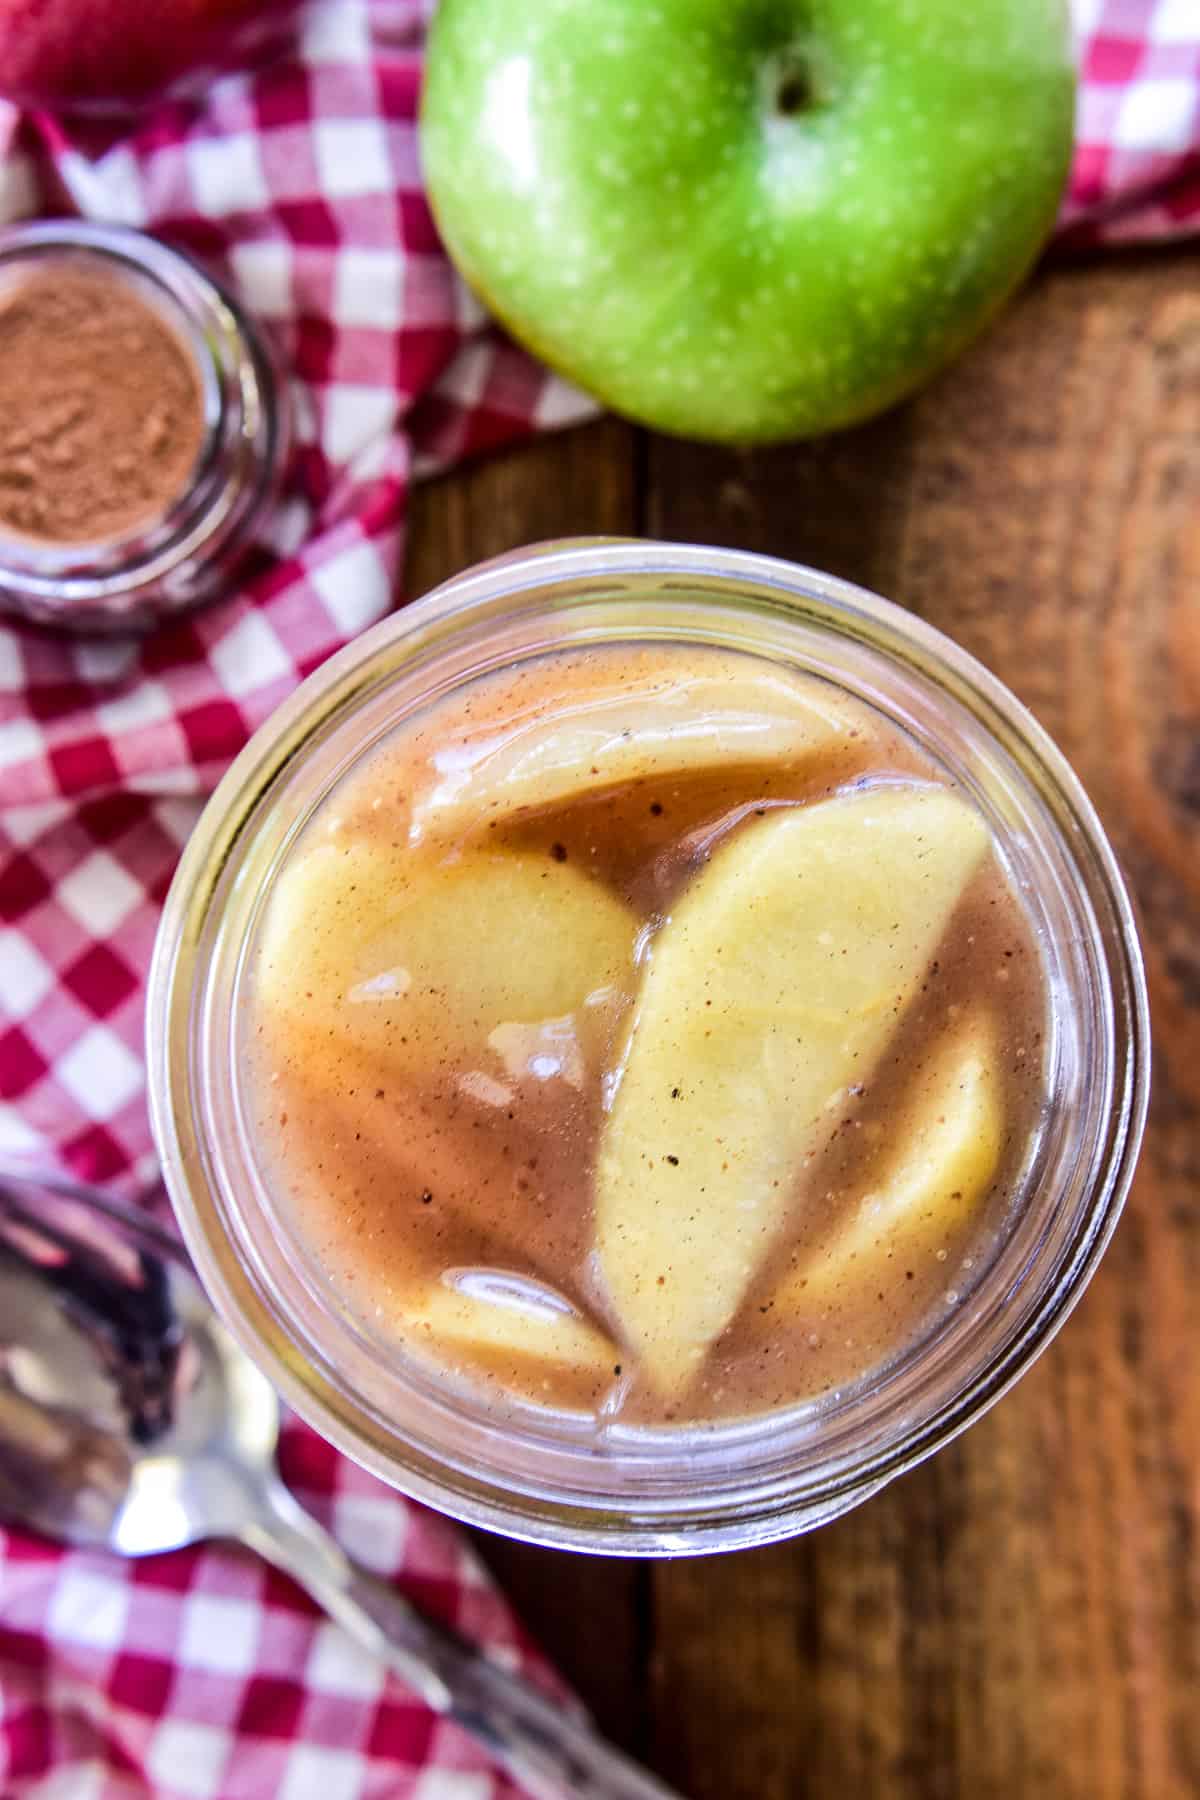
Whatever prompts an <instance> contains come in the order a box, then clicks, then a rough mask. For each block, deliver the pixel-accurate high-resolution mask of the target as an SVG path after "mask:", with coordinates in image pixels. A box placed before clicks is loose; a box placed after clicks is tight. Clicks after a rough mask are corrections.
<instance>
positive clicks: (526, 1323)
mask: <svg viewBox="0 0 1200 1800" xmlns="http://www.w3.org/2000/svg"><path fill="white" fill-rule="evenodd" d="M403 1329H404V1331H405V1334H406V1336H407V1337H408V1338H409V1339H410V1341H411V1342H412V1343H413V1344H414V1345H415V1346H416V1347H418V1348H420V1349H423V1350H428V1351H432V1352H433V1354H434V1355H437V1354H439V1353H441V1354H445V1352H446V1351H447V1350H450V1351H458V1352H466V1353H467V1354H468V1355H470V1356H471V1357H472V1358H479V1359H480V1360H482V1361H483V1362H485V1363H486V1364H487V1366H488V1367H489V1368H491V1369H492V1370H493V1372H495V1373H502V1374H504V1375H506V1376H510V1375H511V1374H512V1373H513V1365H514V1364H515V1365H516V1366H517V1368H518V1369H519V1368H520V1367H522V1366H524V1367H525V1368H527V1369H528V1367H529V1365H530V1364H545V1365H553V1366H554V1367H555V1368H558V1369H567V1370H573V1371H575V1372H576V1373H578V1374H580V1375H582V1376H587V1377H589V1378H591V1379H592V1380H595V1379H597V1378H605V1377H607V1378H609V1379H611V1378H612V1377H613V1375H614V1372H615V1370H616V1368H617V1365H618V1364H619V1362H620V1358H621V1352H620V1351H619V1350H618V1349H617V1348H616V1346H615V1345H614V1344H613V1343H612V1341H611V1339H609V1338H607V1337H606V1336H605V1335H604V1333H603V1332H602V1331H599V1330H597V1328H596V1327H595V1326H594V1325H592V1324H591V1323H590V1322H589V1321H588V1320H587V1319H585V1318H584V1317H583V1315H582V1313H579V1312H577V1311H576V1310H575V1308H574V1307H573V1306H571V1304H570V1303H569V1302H568V1301H567V1300H565V1299H564V1298H563V1296H562V1295H561V1294H559V1293H558V1292H556V1290H555V1289H553V1288H548V1287H544V1286H542V1284H541V1283H540V1282H535V1281H531V1280H530V1278H529V1277H528V1276H527V1275H516V1274H509V1273H507V1272H505V1271H501V1270H495V1269H456V1270H454V1271H452V1272H450V1273H448V1274H446V1275H444V1276H443V1277H442V1280H441V1281H440V1282H439V1283H437V1284H436V1285H433V1286H431V1287H429V1288H427V1289H426V1290H424V1291H423V1292H422V1293H421V1294H420V1295H419V1296H417V1297H416V1298H415V1299H413V1300H411V1301H409V1302H408V1304H406V1305H405V1307H404V1311H403Z"/></svg>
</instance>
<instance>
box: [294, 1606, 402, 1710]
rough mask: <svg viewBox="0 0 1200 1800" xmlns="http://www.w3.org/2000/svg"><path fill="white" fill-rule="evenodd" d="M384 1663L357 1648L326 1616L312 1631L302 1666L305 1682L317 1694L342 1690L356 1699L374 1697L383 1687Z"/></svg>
mask: <svg viewBox="0 0 1200 1800" xmlns="http://www.w3.org/2000/svg"><path fill="white" fill-rule="evenodd" d="M384 1679H385V1677H384V1671H383V1667H382V1665H381V1664H380V1662H379V1661H378V1659H377V1658H376V1657H373V1656H371V1655H369V1654H368V1652H367V1651H365V1650H360V1649H359V1647H358V1645H357V1644H356V1643H354V1642H353V1641H352V1640H351V1639H350V1638H348V1637H347V1636H346V1633H345V1632H344V1631H343V1630H342V1629H341V1627H340V1626H338V1625H334V1624H333V1623H332V1622H331V1621H330V1620H328V1619H325V1620H322V1622H321V1623H320V1624H319V1625H318V1626H317V1628H316V1631H315V1632H314V1633H313V1642H312V1649H311V1651H310V1652H309V1656H308V1661H307V1663H306V1664H305V1667H304V1684H305V1686H306V1687H309V1688H313V1689H315V1690H316V1692H317V1693H320V1694H342V1695H345V1696H347V1697H348V1698H350V1699H355V1700H374V1699H375V1698H376V1696H377V1695H378V1694H379V1693H380V1692H381V1691H382V1688H383V1683H384Z"/></svg>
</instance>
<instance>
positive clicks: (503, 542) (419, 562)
mask: <svg viewBox="0 0 1200 1800" xmlns="http://www.w3.org/2000/svg"><path fill="white" fill-rule="evenodd" d="M634 448H635V447H634V441H633V433H632V432H631V431H630V430H629V428H628V427H627V426H624V425H621V424H618V423H617V422H616V421H615V420H611V419H608V420H604V421H601V422H599V423H597V424H595V425H590V426H587V427H585V428H583V429H582V430H578V431H573V432H568V433H564V434H562V435H560V436H557V437H553V438H544V439H541V440H539V441H537V442H534V443H532V444H529V445H525V446H522V447H521V448H519V449H515V450H512V451H509V452H508V453H507V454H505V455H503V456H499V457H492V458H489V459H487V460H485V461H481V462H478V463H475V464H473V465H471V466H470V467H469V468H467V469H464V470H460V471H459V472H458V473H456V474H454V475H453V476H451V477H449V478H448V479H446V480H443V481H439V482H436V483H433V484H431V485H430V486H428V487H424V488H420V489H418V491H417V493H416V495H415V498H414V505H413V509H412V519H411V526H410V539H409V549H408V559H407V583H406V585H407V588H408V591H409V593H410V594H413V595H417V594H421V593H424V592H426V591H427V590H428V589H429V588H431V587H434V586H436V585H437V583H438V582H440V581H444V580H445V579H446V578H447V577H448V576H450V575H453V574H456V573H457V572H458V571H459V570H461V569H464V568H466V567H468V566H469V565H470V564H471V563H475V562H480V561H482V560H483V559H484V558H485V557H489V556H499V555H501V554H502V553H503V552H504V551H506V550H511V549H514V548H515V547H517V546H518V545H521V544H526V543H532V542H535V541H536V540H537V539H539V538H551V537H571V536H577V535H583V534H587V533H591V532H598V533H605V534H612V535H619V534H621V533H628V532H630V531H633V530H635V529H636V528H637V524H638V518H637V510H636V508H637V497H636V493H635V481H634V462H635V456H634ZM474 1535H475V1538H476V1543H477V1547H478V1549H479V1550H480V1552H481V1554H482V1556H483V1558H484V1560H485V1562H487V1563H488V1564H489V1566H490V1567H491V1568H492V1569H493V1571H494V1572H495V1574H496V1575H497V1577H498V1579H499V1580H500V1582H501V1584H502V1585H503V1587H504V1588H505V1590H506V1591H507V1593H508V1594H509V1596H510V1598H511V1599H512V1601H513V1602H514V1604H515V1605H516V1607H517V1610H518V1611H519V1612H520V1614H521V1616H522V1618H523V1619H524V1620H525V1622H526V1624H527V1625H528V1626H529V1628H530V1630H531V1631H532V1632H533V1633H534V1635H535V1636H536V1637H537V1638H539V1639H540V1641H541V1642H542V1644H543V1645H544V1646H545V1648H546V1650H547V1651H548V1652H549V1654H550V1655H551V1656H552V1657H553V1659H554V1660H555V1662H556V1663H557V1664H558V1667H559V1668H560V1669H561V1670H562V1671H563V1673H564V1674H565V1675H566V1676H567V1677H568V1678H569V1679H570V1680H572V1681H574V1683H575V1684H576V1686H577V1687H578V1688H579V1690H580V1692H581V1693H582V1694H583V1695H584V1697H585V1698H586V1700H587V1702H588V1704H589V1705H590V1706H591V1708H592V1709H593V1711H594V1713H595V1715H596V1717H597V1719H598V1720H599V1722H600V1724H601V1725H602V1726H603V1728H604V1729H605V1730H606V1731H607V1732H608V1733H609V1735H610V1736H612V1737H614V1738H617V1739H619V1740H620V1741H621V1742H623V1743H626V1744H628V1745H629V1746H630V1747H631V1748H633V1749H635V1750H640V1751H642V1752H644V1750H645V1747H646V1740H647V1735H648V1726H649V1714H648V1711H647V1692H648V1687H647V1669H646V1663H647V1656H648V1642H647V1640H646V1635H645V1608H646V1602H647V1599H648V1594H649V1575H648V1572H647V1570H646V1569H645V1568H644V1567H642V1566H640V1565H638V1564H635V1563H632V1562H630V1563H621V1562H617V1563H610V1562H600V1561H596V1560H594V1559H592V1558H590V1557H572V1556H565V1555H561V1554H558V1553H555V1552H553V1551H544V1550H536V1549H532V1548H530V1547H528V1546H525V1545H521V1544H514V1543H507V1542H505V1540H504V1539H502V1538H497V1537H493V1536H491V1535H489V1534H488V1533H485V1532H477V1533H475V1534H474Z"/></svg>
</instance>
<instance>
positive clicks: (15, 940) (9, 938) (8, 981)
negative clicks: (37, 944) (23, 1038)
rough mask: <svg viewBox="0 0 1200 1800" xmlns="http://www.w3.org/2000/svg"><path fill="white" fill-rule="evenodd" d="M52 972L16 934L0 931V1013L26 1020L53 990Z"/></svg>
mask: <svg viewBox="0 0 1200 1800" xmlns="http://www.w3.org/2000/svg"><path fill="white" fill-rule="evenodd" d="M54 980H55V977H54V970H53V969H52V968H51V967H50V965H49V964H48V963H47V962H46V961H45V960H44V959H43V958H42V957H41V956H39V955H38V953H37V951H36V950H35V949H34V947H33V945H32V944H31V943H30V942H29V941H28V939H26V938H25V937H23V936H22V935H21V933H20V932H19V931H0V1012H3V1013H4V1014H6V1015H7V1017H8V1018H9V1019H27V1018H28V1017H29V1014H30V1013H31V1012H32V1011H33V1009H34V1007H35V1006H36V1005H37V1004H38V1002H39V1000H44V999H45V997H46V995H47V994H48V993H49V992H50V990H51V988H52V987H53V986H54Z"/></svg>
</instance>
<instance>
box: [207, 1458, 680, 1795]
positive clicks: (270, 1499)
mask: <svg viewBox="0 0 1200 1800" xmlns="http://www.w3.org/2000/svg"><path fill="white" fill-rule="evenodd" d="M238 1535H239V1536H240V1538H241V1539H242V1542H243V1543H245V1544H246V1545H248V1546H249V1547H250V1548H251V1549H253V1550H256V1551H257V1552H258V1553H259V1554H260V1555H261V1556H265V1557H266V1558H267V1560H268V1561H269V1562H272V1563H274V1564H275V1565H276V1567H277V1568H280V1569H283V1570H284V1571H285V1572H286V1573H287V1574H289V1575H291V1576H292V1577H293V1579H294V1580H296V1581H298V1582H299V1583H300V1585H301V1586H302V1587H304V1588H306V1589H307V1590H308V1592H309V1593H310V1594H311V1595H312V1597H313V1599H314V1600H316V1601H318V1602H319V1603H320V1605H321V1606H322V1607H323V1608H324V1609H325V1611H326V1612H328V1613H329V1614H330V1616H331V1617H332V1618H334V1619H336V1620H337V1622H338V1623H339V1624H340V1625H341V1626H343V1627H344V1629H345V1630H346V1631H347V1632H348V1633H349V1634H350V1635H351V1636H352V1637H354V1638H356V1639H357V1640H358V1642H359V1643H360V1644H362V1645H363V1647H364V1648H365V1649H367V1650H369V1651H370V1652H371V1653H372V1655H374V1656H376V1657H377V1658H378V1659H379V1660H380V1662H382V1663H384V1664H385V1665H386V1666H387V1667H388V1668H389V1669H391V1670H392V1671H393V1672H394V1673H395V1674H396V1675H398V1676H399V1677H400V1679H401V1680H402V1681H404V1682H405V1683H406V1684H407V1685H408V1686H409V1687H412V1688H414V1689H415V1690H416V1692H417V1693H418V1694H420V1696H421V1698H422V1699H423V1700H424V1701H425V1703H426V1704H427V1705H428V1706H430V1707H432V1708H433V1709H434V1711H436V1712H439V1713H442V1714H443V1715H444V1716H445V1717H447V1718H449V1719H453V1720H454V1721H455V1723H456V1724H458V1725H460V1726H462V1728H463V1730H464V1731H468V1732H470V1734H471V1736H472V1737H474V1738H475V1740H476V1741H477V1742H478V1743H480V1744H482V1746H483V1748H484V1749H485V1750H486V1751H487V1752H488V1754H489V1755H490V1756H492V1757H493V1758H494V1760H495V1761H496V1762H497V1763H499V1764H500V1765H501V1767H503V1768H504V1769H505V1770H506V1771H507V1773H508V1774H509V1775H511V1776H512V1777H513V1779H514V1780H515V1781H517V1782H519V1783H520V1784H521V1786H522V1787H523V1788H524V1789H525V1791H526V1792H527V1793H528V1794H529V1795H531V1796H532V1797H533V1800H680V1796H679V1795H678V1794H677V1793H675V1792H674V1790H672V1789H670V1788H668V1787H665V1786H664V1785H663V1783H662V1782H660V1781H658V1780H656V1779H655V1777H654V1776H652V1775H651V1774H650V1773H649V1772H648V1771H647V1770H645V1769H642V1768H639V1767H638V1765H637V1764H636V1763H634V1762H631V1761H630V1759H629V1758H628V1757H626V1756H624V1755H623V1754H622V1753H621V1752H620V1751H619V1750H617V1749H615V1748H614V1747H613V1746H612V1745H611V1744H607V1743H605V1741H604V1740H603V1739H602V1738H600V1737H598V1736H597V1735H596V1733H595V1732H594V1731H592V1729H591V1727H590V1726H589V1725H587V1724H586V1723H585V1722H583V1721H582V1720H581V1719H579V1718H578V1717H576V1716H575V1715H574V1714H573V1713H572V1712H571V1711H569V1710H568V1709H567V1708H566V1707H565V1706H564V1705H563V1703H562V1702H561V1701H555V1700H550V1699H547V1698H546V1697H545V1696H544V1695H542V1694H540V1693H538V1692H537V1691H536V1690H535V1689H534V1688H532V1687H530V1686H528V1685H527V1684H526V1683H525V1682H522V1681H519V1680H517V1679H516V1678H515V1677H514V1676H511V1675H509V1674H507V1673H506V1671H505V1670H503V1669H501V1668H500V1667H499V1666H498V1665H497V1664H496V1663H494V1662H492V1661H490V1660H489V1659H488V1658H487V1657H486V1656H484V1655H483V1654H482V1653H481V1652H480V1651H478V1650H476V1649H474V1648H472V1646H470V1645H469V1644H466V1643H464V1642H463V1641H462V1640H461V1639H459V1638H457V1637H455V1636H454V1635H453V1634H452V1633H450V1632H448V1631H444V1630H442V1629H441V1627H439V1626H437V1625H434V1624H432V1623H431V1622H430V1621H429V1620H428V1619H425V1618H423V1617H422V1616H421V1615H420V1614H419V1613H418V1612H417V1611H416V1610H415V1609H414V1608H413V1607H412V1606H410V1605H409V1603H408V1602H407V1600H405V1599H403V1597H402V1596H401V1595H399V1594H398V1593H396V1591H395V1590H394V1589H393V1588H390V1587H388V1586H387V1585H386V1584H385V1583H384V1582H382V1581H380V1580H378V1579H377V1578H376V1577H375V1576H374V1575H371V1574H369V1573H368V1572H367V1571H366V1570H365V1569H362V1568H359V1567H358V1565H357V1564H356V1563H354V1562H352V1561H351V1559H350V1558H349V1557H348V1556H347V1555H346V1554H345V1552H344V1551H343V1550H342V1548H341V1546H340V1545H339V1544H337V1543H336V1542H335V1541H334V1539H333V1538H332V1537H331V1536H330V1535H329V1533H328V1532H327V1531H326V1530H325V1529H324V1528H323V1527H322V1526H320V1525H318V1524H317V1522H316V1520H315V1519H314V1518H312V1517H311V1515H310V1514H308V1513H306V1512H305V1511H304V1509H303V1507H301V1506H299V1505H298V1504H297V1502H296V1501H295V1500H294V1499H293V1498H292V1496H291V1494H290V1493H289V1492H288V1491H287V1489H286V1488H285V1487H284V1486H283V1484H282V1483H281V1482H278V1481H275V1480H273V1479H272V1480H269V1481H268V1482H266V1483H265V1484H264V1486H263V1488H262V1490H261V1492H260V1494H259V1496H258V1505H257V1506H256V1508H255V1510H254V1512H253V1514H252V1516H250V1517H249V1518H248V1519H247V1521H246V1523H245V1524H244V1525H243V1526H241V1527H240V1528H239V1533H238Z"/></svg>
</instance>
